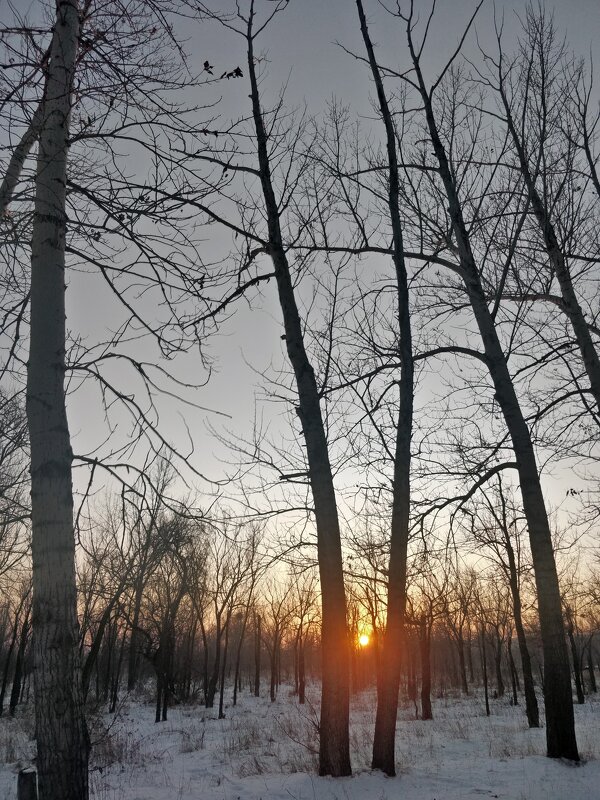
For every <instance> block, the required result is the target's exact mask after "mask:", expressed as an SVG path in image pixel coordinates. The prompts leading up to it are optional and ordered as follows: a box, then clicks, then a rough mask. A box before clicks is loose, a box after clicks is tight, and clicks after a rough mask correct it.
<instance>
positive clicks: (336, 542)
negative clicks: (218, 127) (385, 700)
mask: <svg viewBox="0 0 600 800" xmlns="http://www.w3.org/2000/svg"><path fill="white" fill-rule="evenodd" d="M253 22H254V2H252V3H251V7H250V14H249V17H248V29H247V37H246V38H247V45H248V73H249V76H250V87H251V92H250V98H251V101H252V115H253V120H254V129H255V133H256V144H257V151H258V163H259V174H260V181H261V186H262V193H263V198H264V208H265V212H266V217H267V226H268V234H269V243H268V250H269V255H270V256H271V260H272V262H273V266H274V271H275V280H276V282H277V291H278V294H279V302H280V306H281V311H282V315H283V324H284V329H285V342H286V349H287V353H288V358H289V360H290V363H291V365H292V368H293V370H294V375H295V379H296V387H297V390H298V409H297V411H298V416H299V418H300V422H301V425H302V433H303V436H304V442H305V445H306V454H307V459H308V472H309V480H310V486H311V491H312V497H313V503H314V514H315V522H316V527H317V553H318V561H319V576H320V583H321V602H322V623H321V625H322V627H321V650H322V691H321V718H320V725H319V731H320V737H319V774H320V775H333V776H334V777H339V776H342V775H350V774H351V771H352V770H351V766H350V740H349V730H348V726H349V715H350V691H349V642H348V631H347V627H346V593H345V588H344V573H343V565H342V547H341V538H340V526H339V518H338V512H337V504H336V498H335V490H334V486H333V475H332V471H331V464H330V461H329V451H328V445H327V438H326V435H325V427H324V424H323V417H322V415H321V406H320V396H319V390H318V387H317V382H316V378H315V373H314V370H313V368H312V365H311V363H310V360H309V358H308V355H307V352H306V349H305V346H304V336H303V332H302V324H301V321H300V316H299V313H298V307H297V303H296V297H295V293H294V286H293V283H292V277H291V274H290V268H289V264H288V260H287V255H286V249H285V246H284V243H283V238H282V234H281V227H280V221H279V208H278V204H277V200H276V198H275V192H274V189H273V184H272V180H271V167H270V162H269V152H268V134H267V131H266V129H265V125H264V121H263V116H262V109H261V104H260V94H259V89H258V82H257V78H256V61H255V58H254V41H253V36H254V33H253V30H252V26H253Z"/></svg>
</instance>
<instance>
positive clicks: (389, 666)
mask: <svg viewBox="0 0 600 800" xmlns="http://www.w3.org/2000/svg"><path fill="white" fill-rule="evenodd" d="M356 6H357V10H358V16H359V20H360V29H361V33H362V37H363V41H364V44H365V48H366V50H367V55H368V59H369V65H370V67H371V74H372V76H373V80H374V82H375V87H376V90H377V100H378V104H379V111H380V113H381V117H382V120H383V123H384V126H385V132H386V149H387V160H388V163H387V166H388V196H387V205H388V211H389V214H390V221H391V225H392V239H393V247H392V260H393V262H394V268H395V272H396V292H397V302H398V324H399V334H400V336H399V341H398V350H399V355H400V403H399V408H398V418H397V422H396V443H395V452H394V478H393V496H392V523H391V533H390V560H389V567H388V589H387V593H388V597H387V614H386V627H385V634H384V637H383V646H382V653H381V662H380V672H379V680H378V681H377V713H376V717H375V737H374V740H373V759H372V767H373V769H381V770H382V771H383V772H385V773H386V775H390V776H391V775H395V774H396V765H395V756H394V752H395V744H396V717H397V713H398V689H399V686H400V665H401V658H402V646H403V642H404V639H405V636H404V614H405V610H406V559H407V551H408V532H409V513H410V446H411V437H412V420H413V405H414V399H413V396H414V363H413V353H412V332H411V326H410V310H409V301H408V279H407V274H406V264H405V261H404V244H403V236H402V222H401V219H400V208H399V197H400V179H399V171H398V157H397V152H396V131H395V128H394V123H393V119H392V114H391V111H390V108H389V105H388V101H387V97H386V94H385V90H384V86H383V79H382V77H381V72H380V70H379V66H378V64H377V60H376V58H375V52H374V50H373V44H372V42H371V38H370V36H369V31H368V27H367V21H366V18H365V13H364V9H363V5H362V0H356Z"/></svg>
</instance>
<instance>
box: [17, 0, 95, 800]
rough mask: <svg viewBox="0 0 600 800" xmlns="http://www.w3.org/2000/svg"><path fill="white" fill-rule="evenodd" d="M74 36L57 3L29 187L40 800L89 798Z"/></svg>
mask: <svg viewBox="0 0 600 800" xmlns="http://www.w3.org/2000/svg"><path fill="white" fill-rule="evenodd" d="M78 36H79V8H78V3H77V2H76V0H60V2H57V12H56V23H55V27H54V34H53V39H52V48H51V55H50V63H49V67H48V79H47V90H46V96H45V100H44V120H43V123H42V128H41V133H40V137H39V151H38V163H37V174H36V181H35V210H34V219H33V232H32V255H31V331H30V349H29V361H28V369H27V420H28V426H29V438H30V443H31V510H32V556H33V662H34V687H35V712H36V739H37V767H38V783H39V794H40V800H86V799H87V797H88V751H89V740H88V735H87V729H86V724H85V717H84V707H83V694H82V687H81V665H80V658H79V627H78V622H77V595H76V582H75V538H74V530H73V490H72V480H71V462H72V457H73V455H72V450H71V441H70V436H69V428H68V424H67V414H66V407H65V238H66V227H67V218H66V184H67V151H68V139H69V120H70V113H71V93H72V89H73V79H74V74H75V62H76V56H77V46H78Z"/></svg>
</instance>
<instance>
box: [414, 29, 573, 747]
mask: <svg viewBox="0 0 600 800" xmlns="http://www.w3.org/2000/svg"><path fill="white" fill-rule="evenodd" d="M409 46H410V49H411V56H412V59H413V63H414V65H415V72H416V80H417V81H418V84H419V88H420V93H421V97H422V99H423V103H424V107H425V115H426V119H427V125H428V128H429V134H430V138H431V143H432V145H433V149H434V151H435V155H436V158H437V161H438V165H439V172H440V177H441V178H442V181H443V183H444V188H445V191H446V196H447V198H448V206H449V213H450V219H451V223H452V229H453V232H454V235H455V237H456V242H457V247H458V254H459V260H460V267H461V271H462V277H463V281H464V285H465V288H466V290H467V294H468V296H469V300H470V303H471V308H472V310H473V314H474V317H475V320H476V322H477V326H478V328H479V332H480V335H481V339H482V342H483V347H484V352H485V359H486V364H487V367H488V370H489V374H490V377H491V379H492V382H493V385H494V389H495V398H496V400H497V402H498V405H499V407H500V409H501V411H502V415H503V417H504V420H505V423H506V426H507V429H508V432H509V435H510V437H511V441H512V445H513V450H514V453H515V460H516V463H517V469H518V473H519V479H520V486H521V494H522V499H523V510H524V512H525V517H526V520H527V526H528V529H529V541H530V545H531V553H532V558H533V569H534V574H535V582H536V588H537V596H538V608H539V618H540V631H541V636H542V647H543V653H544V701H545V707H546V744H547V753H548V756H550V757H551V758H568V759H571V760H573V761H578V760H579V753H578V750H577V739H576V736H575V719H574V712H573V696H572V689H571V675H570V667H569V654H568V650H567V645H566V639H565V629H564V624H563V618H562V606H561V598H560V588H559V584H558V574H557V571H556V562H555V559H554V549H553V546H552V536H551V532H550V525H549V522H548V514H547V511H546V505H545V501H544V495H543V492H542V487H541V483H540V477H539V471H538V466H537V462H536V458H535V453H534V449H533V443H532V440H531V434H530V432H529V428H528V426H527V423H526V422H525V418H524V416H523V412H522V410H521V406H520V404H519V401H518V399H517V395H516V392H515V388H514V384H513V382H512V379H511V376H510V373H509V371H508V365H507V363H506V357H505V355H504V352H503V350H502V345H501V344H500V340H499V338H498V333H497V331H496V327H495V324H494V320H493V318H492V315H491V313H490V310H489V308H488V305H487V301H486V296H485V293H484V291H483V287H482V283H481V278H480V275H479V271H478V269H477V265H476V263H475V258H474V256H473V252H472V250H471V244H470V240H469V235H468V232H467V227H466V224H465V221H464V218H463V214H462V207H461V203H460V200H459V196H458V190H457V187H456V184H455V180H454V177H453V174H452V171H451V169H450V164H449V162H448V157H447V155H446V151H445V149H444V146H443V144H442V142H441V139H440V135H439V131H438V127H437V123H436V120H435V116H434V112H433V106H432V101H431V96H430V94H429V93H428V91H427V89H426V87H425V83H424V81H423V75H422V72H421V69H420V66H419V59H418V56H417V54H416V52H415V50H414V46H413V43H412V40H410V37H409Z"/></svg>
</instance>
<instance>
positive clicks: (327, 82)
mask: <svg viewBox="0 0 600 800" xmlns="http://www.w3.org/2000/svg"><path fill="white" fill-rule="evenodd" d="M0 4H1V5H2V6H3V7H4V9H3V14H4V13H6V11H7V5H6V0H0ZM258 5H259V8H260V5H261V4H260V3H259V4H258ZM28 6H29V7H30V8H31V9H33V10H34V11H35V8H36V4H35V3H34V2H32V3H30V4H28ZM474 6H475V3H474V2H473V1H472V0H440V1H439V3H438V11H437V12H436V16H435V18H434V24H433V26H432V29H431V33H430V38H429V46H428V48H427V50H426V52H425V56H424V59H423V64H424V67H425V71H426V73H428V77H429V78H431V77H433V76H434V75H435V72H436V69H437V68H439V65H440V64H443V63H445V61H446V59H447V57H448V55H449V54H450V53H451V52H452V50H453V49H454V47H455V45H456V42H457V40H458V37H459V36H460V34H461V32H462V30H463V28H464V25H465V23H466V21H467V19H468V18H469V16H470V14H471V13H472V10H473V9H474ZM524 6H525V4H524V3H523V2H519V0H515V2H501V1H500V0H499V1H498V2H496V4H495V10H496V15H497V16H500V15H501V14H502V12H504V15H505V27H506V35H507V39H508V40H509V41H510V40H511V39H512V38H513V36H512V34H514V31H515V30H516V29H517V27H518V19H517V17H516V16H515V14H514V9H516V10H517V11H519V12H522V11H523V9H524ZM217 7H218V8H220V9H224V8H227V7H232V4H229V3H228V2H227V0H220V1H219V3H218V4H217ZM416 7H417V8H418V9H419V10H420V11H421V14H422V15H425V14H427V12H428V9H429V3H424V2H420V1H419V0H417V2H416ZM552 7H554V9H555V14H556V20H557V23H558V26H559V28H561V29H564V30H565V32H566V37H567V41H568V42H569V44H570V45H572V47H573V48H574V49H575V50H577V51H578V52H580V53H581V54H584V55H587V53H588V52H589V51H590V50H592V51H593V50H594V48H595V47H596V46H597V45H596V43H597V42H598V41H600V0H571V2H561V3H556V4H555V5H554V6H552V4H547V8H552ZM23 8H25V5H23ZM365 8H366V11H367V16H368V19H369V25H370V31H371V36H372V38H373V40H374V41H375V42H376V43H377V44H378V45H379V49H378V55H379V58H380V60H381V61H382V62H383V63H386V64H389V65H390V66H393V67H399V68H400V69H402V68H403V67H406V66H407V55H406V47H405V41H404V35H403V30H402V26H401V25H400V24H399V23H398V22H397V21H394V20H393V19H391V18H390V17H389V16H388V15H387V14H386V13H385V12H384V11H383V9H382V8H381V6H380V4H379V3H378V2H376V0H365ZM493 11H494V5H493V4H492V3H491V2H488V3H485V4H484V8H483V9H482V10H481V12H480V14H479V17H478V21H477V25H476V30H477V34H478V37H479V41H480V42H481V44H482V45H483V46H484V47H488V46H489V47H490V48H491V47H492V45H493V42H492V39H491V38H490V34H491V32H492V24H491V23H492V18H493ZM183 29H185V32H186V37H187V43H186V47H187V50H188V51H189V52H190V53H191V54H192V59H193V61H194V62H195V63H196V64H197V65H198V66H200V65H201V64H202V63H203V62H204V60H208V61H209V62H210V63H211V64H214V65H215V71H217V72H218V71H220V70H225V69H230V68H232V67H233V66H236V65H238V64H239V65H240V66H241V67H242V68H243V69H244V58H245V54H244V50H243V45H244V43H243V40H242V39H240V38H238V37H236V36H234V35H233V34H231V33H229V32H227V31H226V30H224V29H222V28H221V27H220V26H218V25H217V24H211V23H208V22H206V23H203V24H202V25H189V26H185V28H182V30H183ZM336 42H339V43H340V44H342V45H344V47H346V48H347V49H349V50H351V51H354V52H357V53H360V54H361V55H362V42H361V40H360V34H359V28H358V20H357V13H356V6H355V3H354V2H353V0H291V2H290V3H289V7H288V8H287V9H286V11H285V12H284V13H282V14H281V15H279V16H278V18H277V19H276V21H275V23H274V24H273V25H272V26H270V27H269V28H268V29H267V30H266V31H265V32H264V34H263V35H262V36H261V39H260V41H259V43H258V45H257V49H258V50H259V51H260V53H261V55H265V56H266V57H267V59H268V69H267V74H266V75H265V79H264V82H263V85H262V89H263V93H264V104H265V106H268V104H269V97H271V98H273V97H275V96H276V92H277V91H278V89H279V88H280V86H281V85H282V84H283V83H285V82H287V84H288V89H287V98H288V101H289V102H290V104H292V105H300V104H301V103H303V102H305V103H306V105H307V108H308V111H309V113H310V114H314V115H319V114H320V113H321V112H322V111H323V109H324V106H325V104H326V102H327V101H328V100H329V99H330V98H331V97H332V96H336V97H337V98H339V99H341V100H342V101H344V102H345V103H348V104H349V105H351V106H352V108H353V109H355V110H356V113H359V114H362V115H370V108H369V96H370V94H371V93H372V87H371V84H370V81H369V76H368V72H367V69H366V68H365V65H364V64H361V63H359V62H358V61H356V60H355V59H353V58H352V57H351V56H350V55H348V54H347V53H345V52H344V51H343V49H342V48H341V47H339V46H338V45H337V44H336ZM465 50H466V52H467V53H470V54H475V53H476V47H475V37H474V36H473V35H471V36H470V38H469V40H468V42H467V43H466V45H465ZM599 57H600V56H599ZM244 71H245V70H244ZM219 92H220V93H222V94H223V95H224V98H225V99H224V102H223V115H224V116H227V115H231V116H232V117H235V116H239V115H243V114H246V113H248V97H247V95H248V88H247V86H246V83H245V80H239V81H232V82H231V83H229V82H228V83H227V84H226V85H225V86H223V88H222V89H221V88H219ZM211 246H212V245H211V242H210V239H209V240H208V241H207V242H206V254H207V260H208V259H209V258H210V253H211ZM259 302H260V306H259V305H258V303H256V304H255V306H256V307H255V308H254V309H252V310H251V309H249V308H248V305H247V304H246V303H242V304H240V308H239V309H238V312H237V313H236V315H235V317H234V318H233V319H231V320H230V321H229V322H228V323H227V324H226V325H225V326H224V327H223V330H222V332H221V334H220V335H219V336H218V337H217V338H216V339H215V340H214V341H213V342H212V343H211V344H210V346H209V347H210V352H211V353H212V354H213V355H214V357H215V362H214V367H215V371H214V375H213V377H212V379H211V381H210V383H209V384H208V385H207V386H206V387H205V388H204V389H203V390H202V392H201V393H200V396H199V397H197V401H198V402H199V403H201V404H202V405H205V406H208V407H212V408H217V409H219V410H220V411H222V412H224V413H227V414H230V415H231V418H232V419H231V422H230V423H228V424H229V425H230V426H231V428H233V429H235V430H238V431H244V430H247V429H248V427H249V425H250V423H251V420H252V416H253V413H254V393H255V387H256V385H257V383H258V382H259V380H260V379H259V376H258V375H257V374H256V372H255V371H254V369H253V368H256V370H258V371H263V370H266V369H267V368H268V367H269V366H270V365H271V364H272V363H274V364H275V366H277V364H279V363H284V362H285V357H284V352H283V350H282V343H281V341H280V338H279V336H280V333H281V322H280V312H279V308H278V305H277V301H276V296H275V286H274V284H273V283H270V284H269V285H268V286H267V287H265V289H264V296H263V298H262V300H260V301H259ZM114 313H115V312H114V302H113V300H112V298H111V297H110V292H109V291H108V289H106V288H105V287H103V286H101V285H100V282H99V281H91V280H90V279H85V280H81V279H79V278H78V277H77V276H73V277H72V278H71V280H70V288H69V292H68V325H69V328H70V329H71V331H72V332H73V334H74V335H78V334H81V335H84V336H85V335H89V336H90V339H91V338H93V336H94V335H96V333H97V332H99V331H101V330H102V329H103V328H104V326H105V325H108V327H114V326H115V325H116V319H114V318H113V315H114ZM173 369H174V371H175V372H176V374H178V375H179V376H180V377H182V378H183V379H189V380H191V381H193V380H194V379H195V378H196V374H197V379H198V380H200V379H201V377H202V374H201V372H200V370H199V368H198V364H197V361H196V360H194V359H192V358H191V357H187V358H182V359H181V360H179V361H178V362H177V363H176V364H175V365H174V367H173ZM93 403H94V401H93V396H92V394H91V393H89V392H86V391H83V392H80V393H78V394H75V395H73V396H72V397H71V400H70V408H69V418H70V426H71V430H72V433H73V434H74V437H75V441H74V446H75V449H76V450H85V449H86V448H87V447H89V446H90V444H91V443H92V442H98V441H99V440H100V439H103V438H104V436H105V433H106V429H105V428H104V427H103V426H101V425H100V423H99V415H98V411H97V409H96V408H94V406H93ZM161 407H162V410H163V420H162V423H163V431H164V434H165V436H166V437H167V438H172V439H173V440H174V441H178V442H180V443H182V446H183V447H185V442H186V439H187V429H189V430H190V432H191V433H192V434H193V438H194V440H195V447H196V455H195V457H194V460H195V464H196V466H197V467H198V469H200V470H201V471H204V472H208V473H209V474H210V475H212V476H215V477H219V476H220V472H221V467H220V465H219V463H218V461H217V460H216V459H215V458H214V454H215V453H216V452H220V453H221V454H223V452H224V451H223V450H222V448H220V447H219V446H218V445H216V444H215V442H214V441H213V440H212V439H211V437H210V436H209V435H208V433H207V431H206V429H205V418H206V415H204V414H203V413H201V412H196V411H193V410H191V409H189V408H187V409H186V408H185V407H183V406H181V404H175V403H171V402H170V401H161ZM266 408H267V411H266V413H267V415H272V414H273V413H275V414H276V415H277V414H278V413H279V412H280V410H281V409H280V408H278V407H275V408H274V407H272V406H267V407H266ZM209 419H210V420H211V421H212V422H213V423H214V424H215V425H216V426H219V425H220V424H221V422H220V420H219V419H218V418H216V417H210V416H209ZM276 424H278V423H276ZM125 430H126V428H125V426H122V427H121V429H120V430H119V431H118V435H121V434H124V432H125ZM101 431H102V433H101Z"/></svg>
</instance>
